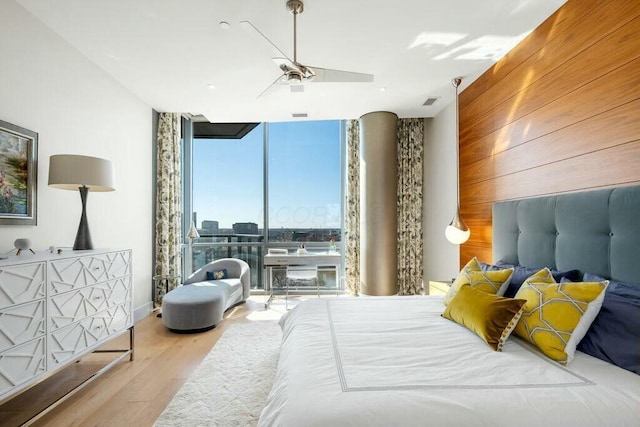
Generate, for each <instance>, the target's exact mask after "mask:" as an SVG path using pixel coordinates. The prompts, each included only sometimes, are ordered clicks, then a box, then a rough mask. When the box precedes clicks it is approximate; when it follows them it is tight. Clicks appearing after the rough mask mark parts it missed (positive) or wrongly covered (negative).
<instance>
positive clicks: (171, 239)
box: [154, 113, 182, 304]
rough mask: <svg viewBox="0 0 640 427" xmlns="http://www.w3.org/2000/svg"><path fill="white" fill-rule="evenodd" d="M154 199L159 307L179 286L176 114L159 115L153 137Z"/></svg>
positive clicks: (178, 131)
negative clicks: (155, 134)
mask: <svg viewBox="0 0 640 427" xmlns="http://www.w3.org/2000/svg"><path fill="white" fill-rule="evenodd" d="M157 140H158V141H157V144H158V147H157V151H158V158H157V176H156V182H157V191H156V192H157V196H156V233H155V235H156V236H155V237H156V259H155V275H156V276H159V275H162V276H165V277H166V279H164V280H162V281H160V280H156V286H155V295H154V298H155V302H156V303H157V304H160V303H161V302H162V298H163V296H164V294H165V292H166V290H165V286H166V285H167V284H168V288H169V290H171V289H173V288H175V287H176V286H178V284H179V283H180V280H181V278H180V275H181V271H180V270H181V256H180V244H181V242H182V236H181V224H182V194H181V188H182V180H181V176H180V175H181V170H182V158H181V154H180V114H177V113H160V117H159V120H158V135H157Z"/></svg>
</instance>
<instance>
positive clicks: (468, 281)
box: [443, 258, 513, 305]
mask: <svg viewBox="0 0 640 427" xmlns="http://www.w3.org/2000/svg"><path fill="white" fill-rule="evenodd" d="M474 262H475V265H477V266H478V270H475V269H474V264H473V263H474ZM467 267H470V268H467ZM511 276H513V268H507V269H504V270H494V271H482V270H480V265H479V264H478V261H477V259H476V258H474V259H472V260H471V261H469V263H467V265H466V266H465V268H463V269H462V271H461V272H460V274H459V275H458V277H457V278H456V280H455V281H454V282H453V284H452V285H451V287H449V291H448V292H447V295H445V297H444V299H443V303H444V305H449V303H450V302H451V300H452V299H453V297H455V296H456V295H457V293H458V292H459V291H460V288H461V287H462V286H464V285H470V286H471V287H472V288H475V289H477V290H480V291H484V292H488V293H490V294H494V295H499V296H502V295H504V292H505V291H506V290H507V287H508V286H509V282H510V281H511Z"/></svg>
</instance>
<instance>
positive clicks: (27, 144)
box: [0, 120, 38, 225]
mask: <svg viewBox="0 0 640 427" xmlns="http://www.w3.org/2000/svg"><path fill="white" fill-rule="evenodd" d="M37 178H38V134H37V133H36V132H34V131H31V130H29V129H25V128H23V127H20V126H16V125H14V124H11V123H8V122H5V121H2V120H0V225H37V223H38V222H37V218H38V217H37V201H38V197H37V191H38V182H37Z"/></svg>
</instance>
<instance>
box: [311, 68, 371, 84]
mask: <svg viewBox="0 0 640 427" xmlns="http://www.w3.org/2000/svg"><path fill="white" fill-rule="evenodd" d="M307 68H309V69H310V70H312V71H313V73H314V74H315V75H316V76H315V77H314V78H313V79H312V80H311V82H314V83H317V82H320V83H323V82H324V83H338V82H344V83H367V82H372V81H373V74H364V73H354V72H351V71H342V70H331V69H328V68H318V67H311V66H308V67H307Z"/></svg>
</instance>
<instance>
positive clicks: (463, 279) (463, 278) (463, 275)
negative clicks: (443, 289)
mask: <svg viewBox="0 0 640 427" xmlns="http://www.w3.org/2000/svg"><path fill="white" fill-rule="evenodd" d="M472 271H482V268H480V263H478V259H477V258H476V257H473V259H472V260H471V261H469V262H468V263H467V265H465V266H464V267H462V270H460V273H458V277H456V279H455V280H454V281H453V283H452V284H451V286H450V287H449V292H447V295H445V296H444V300H443V301H442V302H443V303H444V305H448V304H449V301H451V298H453V295H455V293H454V294H453V295H451V296H449V293H451V292H452V289H454V288H455V289H456V291H455V292H458V289H460V286H462V285H464V284H468V283H470V282H471V280H470V278H469V273H470V272H472Z"/></svg>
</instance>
